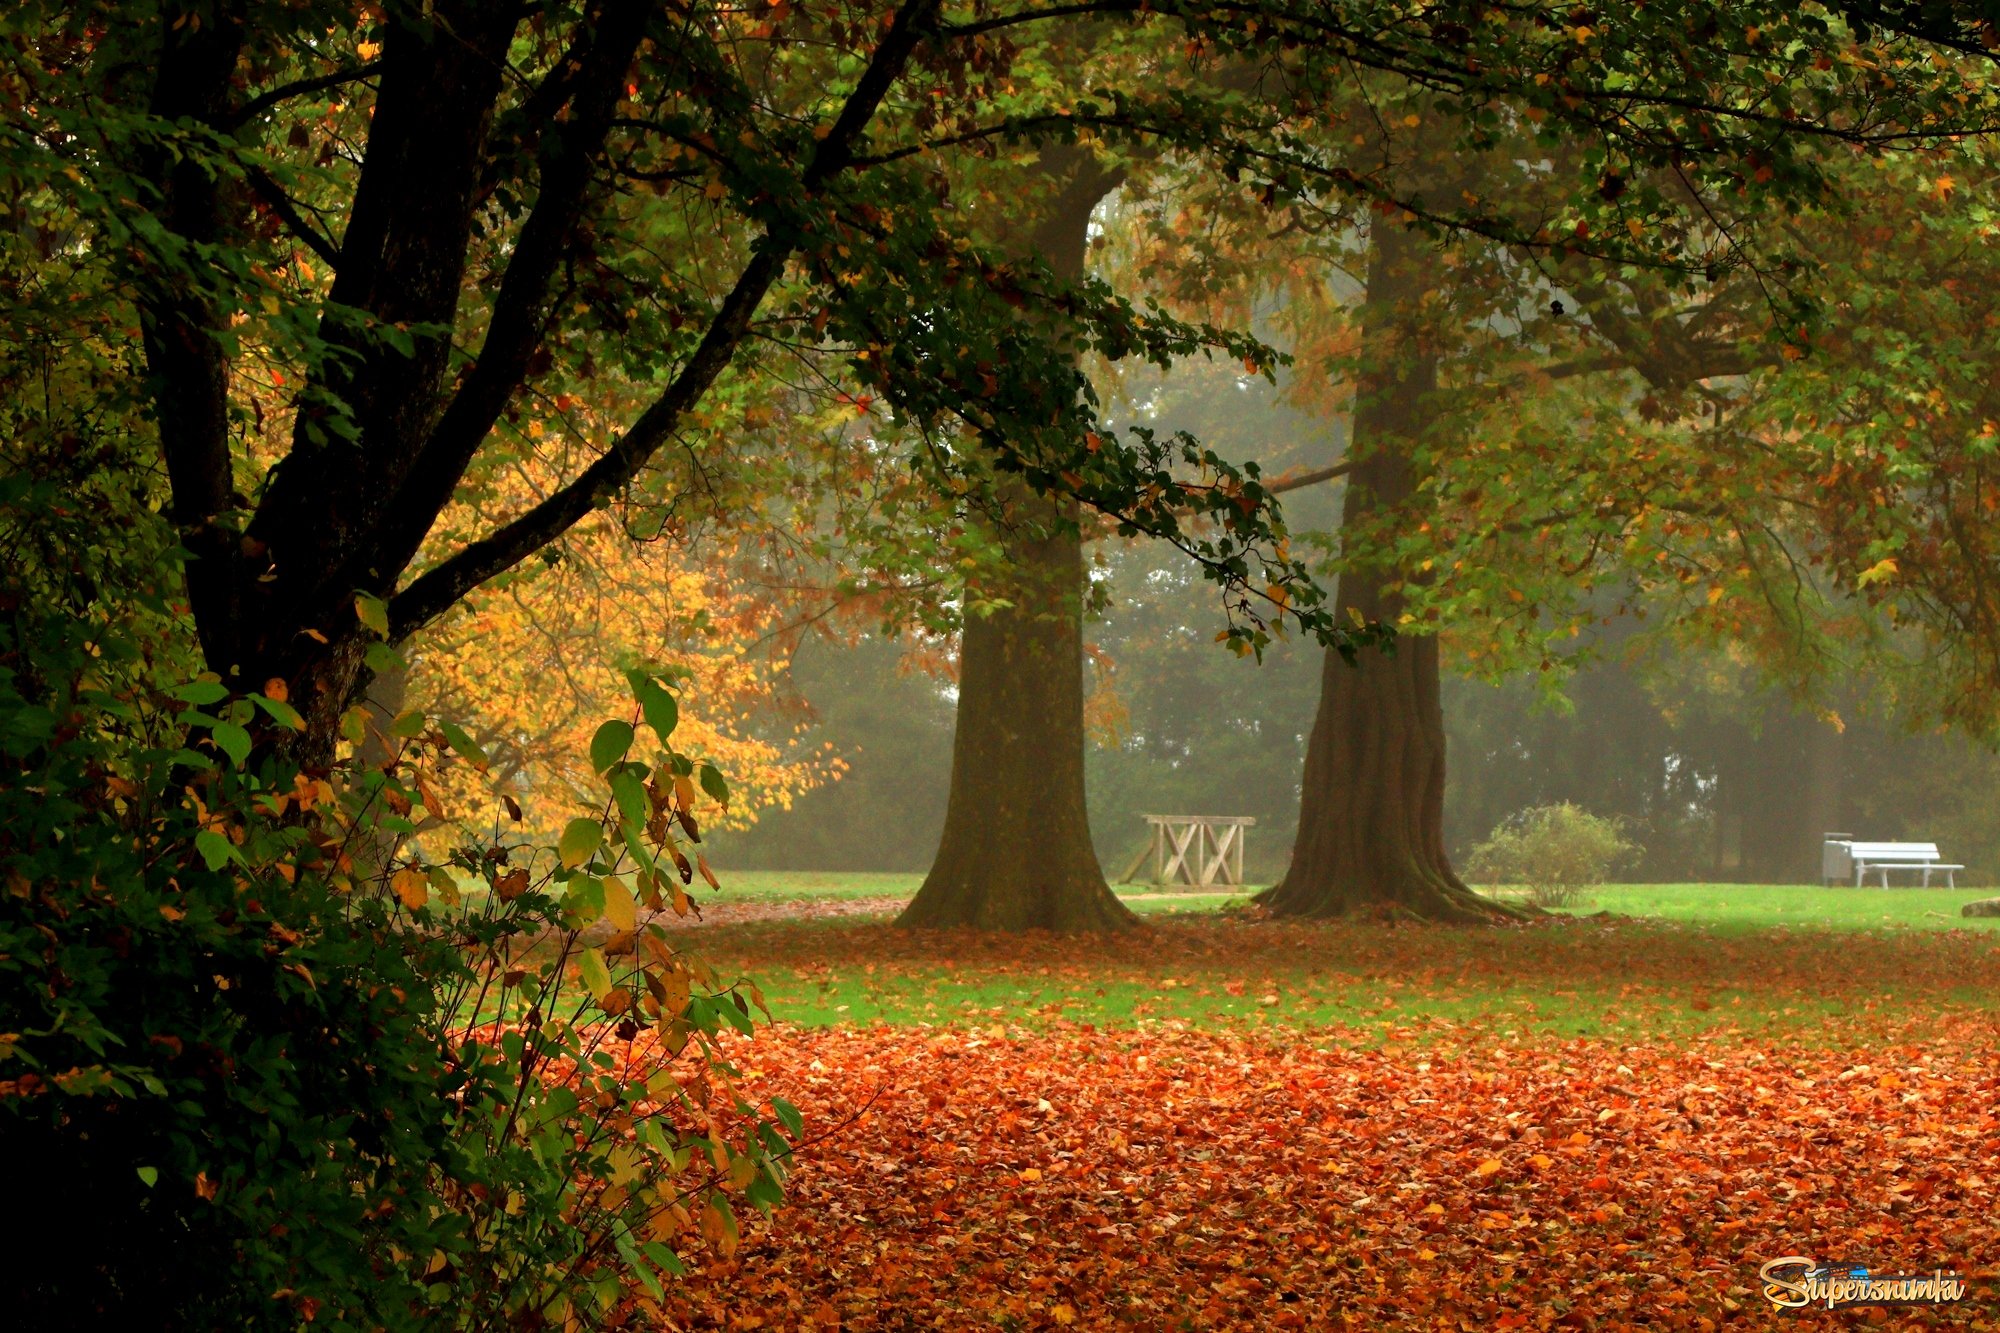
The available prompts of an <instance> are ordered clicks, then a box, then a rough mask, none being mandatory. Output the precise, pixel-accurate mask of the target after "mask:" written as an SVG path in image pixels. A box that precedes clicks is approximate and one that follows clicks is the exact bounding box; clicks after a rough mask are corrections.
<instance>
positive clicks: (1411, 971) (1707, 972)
mask: <svg viewBox="0 0 2000 1333" xmlns="http://www.w3.org/2000/svg"><path fill="white" fill-rule="evenodd" d="M916 883H917V879H916V877H915V876H889V875H787V876H777V875H758V876H737V877H729V878H726V879H725V884H726V885H727V886H728V887H726V888H725V891H724V892H725V895H727V894H728V893H731V892H743V893H745V894H747V895H756V896H760V897H764V898H766V899H772V900H775V899H779V898H781V897H783V896H784V895H787V894H790V895H794V896H819V897H843V898H871V897H903V896H906V895H907V894H908V893H909V892H911V891H913V890H914V888H915V886H916ZM1984 893H1985V891H1984V890H1976V889H1975V890H1957V891H1952V890H1944V889H1933V890H1929V891H1922V890H1915V889H1891V890H1888V891H1884V890H1881V889H1862V890H1854V889H1845V888H1841V889H1822V888H1818V887H1814V886H1764V885H1654V886H1613V887H1607V888H1604V889H1601V890H1598V891H1597V892H1596V893H1594V894H1592V895H1591V896H1590V901H1589V902H1587V903H1584V904H1580V905H1579V906H1578V908H1577V909H1576V911H1575V912H1574V913H1573V914H1572V915H1571V916H1569V917H1568V918H1558V919H1557V920H1556V921H1553V922H1551V923H1548V924H1544V925H1539V926H1534V927H1527V928H1510V927H1500V928H1454V927H1426V926H1398V927H1393V928H1387V927H1383V926H1381V925H1377V924H1373V923H1364V922H1333V923H1323V924H1321V923H1314V924H1302V923H1279V922H1253V921H1247V920H1244V919H1243V918H1241V917H1240V916H1238V915H1233V914H1226V913H1224V914H1219V913H1218V912H1217V910H1216V909H1218V908H1222V907H1226V906H1233V905H1240V904H1241V903H1242V902H1244V901H1245V899H1244V898H1243V897H1242V896H1238V895H1227V894H1193V893H1173V894H1157V893H1149V894H1144V895H1133V896H1130V897H1128V901H1131V902H1132V905H1133V906H1134V907H1135V908H1137V909H1138V910H1139V911H1141V912H1143V913H1146V914H1147V915H1148V916H1149V919H1150V920H1151V922H1152V928H1151V929H1149V930H1146V931H1141V932H1133V933H1131V934H1128V935H1125V936H1119V937H1113V938H1111V939H1107V940H1093V939H1084V940H1066V939H1061V938H1055V937H1030V938H1025V939H1020V938H1010V937H992V936H981V935H975V934H972V933H969V932H964V933H954V934H951V935H948V936H944V937H939V936H935V935H912V934H911V933H910V932H906V931H901V930H897V929H896V928H894V927H893V926H891V925H889V924H888V923H887V922H886V921H885V920H883V919H882V918H879V917H851V916H850V917H842V918H833V919H821V920H813V921H796V922H795V921H786V920H770V921H761V922H745V923H742V924H735V925H732V924H727V923H718V924H716V925H713V926H710V927H706V928H704V929H703V930H702V931H701V932H700V935H699V937H698V938H696V939H691V940H690V941H689V942H690V944H691V945H692V947H695V948H697V949H698V950H700V951H701V952H702V953H703V954H704V955H705V956H707V957H708V958H710V959H711V960H712V961H714V962H715V963H716V964H717V965H718V966H719V967H720V968H721V969H722V970H723V971H724V973H725V975H727V974H742V975H747V976H750V977H753V978H755V979H756V980H757V981H758V983H759V984H760V985H761V986H762V988H763V990H764V993H765V994H766V996H767V997H768V998H769V1000H770V1002H771V1005H772V1008H773V1010H774V1011H775V1012H776V1015H777V1017H778V1018H780V1019H781V1020H785V1021H789V1022H794V1023H800V1024H805V1025H826V1024H869V1023H893V1024H910V1023H915V1024H952V1025H968V1026H974V1027H991V1026H1004V1027H1013V1026H1026V1027H1033V1026H1035V1025H1037V1024H1041V1023H1046V1022H1050V1021H1054V1020H1058V1019H1061V1020H1068V1021H1073V1022H1088V1023H1096V1024H1106V1025H1129V1024H1145V1023H1153V1022H1179V1023H1189V1024H1196V1025H1201V1026H1237V1027H1242V1028H1248V1029H1266V1028H1283V1029H1288V1030H1296V1031H1299V1032H1302V1033H1312V1034H1313V1039H1314V1040H1336V1041H1348V1042H1359V1043H1367V1044H1378V1045H1379V1044H1385V1043H1389V1044H1393V1043H1408V1042H1426V1043H1428V1042H1445V1043H1451V1042H1456V1041H1461V1040H1467V1039H1469V1038H1470V1037H1471V1036H1473V1035H1475V1034H1476V1035H1478V1036H1479V1037H1480V1038H1482V1039H1495V1038H1497V1039H1500V1040H1516V1039H1518V1040H1530V1039H1551V1038H1553V1039H1563V1038H1569V1037H1579V1036H1582V1037H1598V1038H1610V1039H1621V1038H1625V1039H1633V1040H1643V1039H1652V1038H1656V1037H1661V1036H1667V1037H1675V1038H1681V1039H1687V1040H1697V1039H1701V1038H1703V1037H1705V1036H1709V1035H1714V1034H1736V1035H1742V1034H1755V1035H1775V1034H1783V1033H1809V1032H1812V1031H1815V1030H1819V1029H1824V1028H1828V1027H1855V1026H1859V1027H1861V1028H1899V1029H1907V1028H1908V1027H1909V1026H1910V1025H1913V1024H1914V1025H1922V1024H1924V1023H1926V1022H1928V1021H1931V1020H1933V1019H1935V1020H1936V1021H1939V1022H1943V1021H1946V1020H1947V1019H1952V1020H1958V1019H1965V1018H1971V1019H1974V1020H1976V1021H1982V1022H1983V1021H1990V1020H1992V1019H1993V1018H1995V1017H1996V1016H2000V937H1996V936H1994V935H1993V934H1992V933H1991V931H1992V930H1993V929H1994V928H1995V927H1996V926H2000V922H1995V921H1991V920H1966V919H1962V918H1960V917H1958V915H1957V910H1958V907H1959V906H1960V905H1961V904H1962V903H1964V902H1966V901H1969V900H1970V899H1972V898H1975V897H1980V896H1984ZM1599 911H1605V912H1609V913H1611V914H1612V915H1611V916H1610V917H1605V918H1597V917H1592V916H1590V915H1589V914H1590V913H1594V912H1599ZM1961 927H1963V928H1961Z"/></svg>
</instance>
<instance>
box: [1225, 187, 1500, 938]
mask: <svg viewBox="0 0 2000 1333" xmlns="http://www.w3.org/2000/svg"><path fill="white" fill-rule="evenodd" d="M1428 259H1429V256H1428V255H1427V254H1426V253H1425V251H1424V249H1423V247H1422V246H1421V244H1420V243H1419V242H1418V241H1417V240H1416V239H1415V238H1414V237H1413V236H1412V235H1410V234H1409V233H1406V232H1404V231H1403V230H1402V229H1401V228H1398V227H1395V226H1394V225H1393V224H1389V223H1378V224H1377V226H1376V228H1375V236H1374V238H1373V249H1372V252H1371V254H1370V256H1369V265H1368V292H1367V310H1366V312H1365V315H1364V322H1363V330H1364V339H1365V345H1366V347H1367V349H1368V355H1369V357H1370V360H1371V363H1372V365H1373V367H1374V368H1373V369H1372V370H1371V371H1370V372H1369V373H1368V374H1366V375H1365V376H1364V377H1363V379H1362V382H1361V383H1360V385H1359V386H1358V389H1357V394H1356V400H1355V407H1354V429H1353V434H1352V437H1351V441H1350V444H1349V449H1350V450H1351V451H1352V452H1353V455H1354V457H1355V459H1356V460H1357V461H1358V464H1359V465H1358V466H1357V468H1356V469H1355V471H1354V472H1353V473H1351V474H1349V477H1348V481H1347V494H1346V496H1345V498H1344V500H1343V502H1342V506H1341V524H1342V530H1343V531H1344V532H1346V533H1348V534H1351V535H1355V536H1359V535H1360V534H1363V533H1365V532H1368V531H1369V530H1370V529H1373V528H1376V527H1378V526H1379V525H1380V524H1381V523H1383V522H1384V521H1385V520H1386V519H1388V518H1390V517H1392V516H1394V515H1395V512H1396V511H1397V509H1398V508H1399V507H1401V506H1403V505H1404V504H1405V503H1406V502H1407V501H1408V500H1409V498H1410V496H1411V495H1412V493H1413V492H1414V490H1415V487H1416V475H1415V468H1414V462H1413V459H1412V456H1411V455H1412V448H1413V446H1414V444H1415V442H1416V440H1417V438H1418V436H1419V435H1420V433H1421V431H1422V429H1423V426H1424V422H1425V413H1426V411H1427V402H1426V400H1427V399H1428V398H1430V397H1431V396H1432V395H1433V394H1434V392H1435V390H1436V388H1437V355H1436V353H1435V351H1432V350H1429V349H1427V348H1426V346H1425V343H1424V340H1423V337H1422V334H1421V333H1420V332H1419V331H1417V330H1415V328H1414V327H1413V325H1414V320H1413V319H1412V313H1413V312H1414V310H1415V308H1416V303H1417V301H1418V299H1419V298H1420V297H1421V295H1422V293H1423V292H1424V290H1425V288H1426V284H1425V282H1424V280H1423V276H1422V275H1423V271H1424V266H1425V264H1426V263H1427V261H1428ZM1399 578H1401V573H1400V571H1397V570H1395V569H1393V568H1391V567H1385V566H1383V565H1382V564H1380V563H1377V562H1373V561H1358V562H1356V563H1353V564H1350V565H1349V566H1348V567H1347V568H1346V569H1344V570H1343V571H1342V573H1341V575H1340V586H1339V589H1338V593H1337V597H1336V603H1335V615H1336V617H1337V619H1338V620H1339V621H1340V622H1341V623H1346V622H1347V620H1348V618H1349V615H1350V613H1358V614H1359V615H1360V616H1362V617H1364V618H1366V619H1367V620H1370V621H1381V622H1385V623H1388V624H1391V625H1393V624H1394V623H1395V622H1396V618H1397V616H1398V614H1399V613H1400V612H1401V609H1402V604H1401V599H1400V598H1399V596H1398V595H1397V594H1396V593H1395V592H1393V591H1392V590H1391V585H1392V584H1393V583H1394V582H1395V581H1396V580H1398V579H1399ZM1444 765H1445V739H1444V709H1443V705H1442V703H1441V702H1440V698H1439V679H1438V644H1437V640H1436V639H1435V638H1433V637H1431V636H1429V635H1421V634H1405V635H1403V636H1401V637H1400V638H1399V639H1398V640H1397V642H1396V644H1395V646H1394V647H1393V648H1392V649H1389V650H1381V649H1363V650H1361V652H1360V654H1359V656H1358V658H1357V660H1356V662H1355V663H1354V664H1353V665H1349V664H1348V663H1347V662H1346V661H1344V660H1343V659H1342V658H1341V657H1340V656H1339V655H1338V654H1335V653H1328V654H1327V656H1326V665H1325V669H1324V673H1323V675H1322V676H1321V679H1320V701H1319V712H1318V715H1317V716H1316V717H1315V718H1314V719H1313V728H1312V733H1311V735H1310V736H1309V738H1308V740H1307V744H1306V765H1305V777H1304V781H1303V784H1302V787H1303V790H1302V797H1301V800H1300V804H1299V832H1298V841H1297V842H1296V843H1295V844H1294V845H1293V847H1292V864H1291V868H1290V869H1289V870H1288V871H1287V872H1286V874H1285V878H1284V879H1283V880H1282V881H1281V882H1279V883H1278V884H1277V885H1276V886H1274V887H1273V888H1271V889H1268V890H1266V891H1265V892H1264V893H1263V894H1261V895H1260V896H1259V898H1258V901H1259V902H1260V903H1262V904H1264V905H1265V906H1266V907H1268V908H1270V909H1271V910H1272V911H1273V912H1276V913H1278V914H1279V915H1282V916H1310V917H1330V916H1342V915H1346V914H1349V913H1357V912H1361V913H1367V912H1372V913H1378V914H1380V913H1389V914H1396V915H1408V916H1415V917H1422V918H1426V919H1429V920H1438V921H1489V920H1494V919H1496V918H1501V917H1506V916H1512V915H1515V914H1516V913H1515V911H1514V909H1511V908H1508V907H1506V906H1503V905H1502V904H1498V903H1495V902H1492V901H1491V900H1489V899H1486V898H1483V897H1481V896H1480V895H1478V894H1476V893H1474V892H1473V891H1472V890H1471V889H1469V888H1467V887H1466V886H1465V884H1464V883H1463V882H1462V881H1460V879H1459V878H1458V876H1457V874H1456V873H1454V872H1453V870H1452V868H1451V863H1450V861H1449V860H1448V859H1447V858H1446V856H1445V850H1444V783H1445V766H1444Z"/></svg>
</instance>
